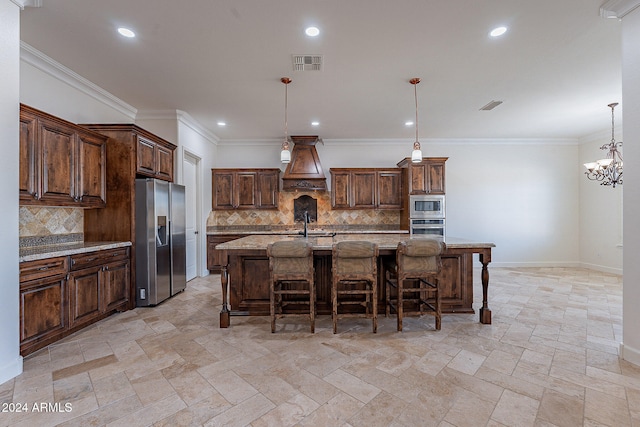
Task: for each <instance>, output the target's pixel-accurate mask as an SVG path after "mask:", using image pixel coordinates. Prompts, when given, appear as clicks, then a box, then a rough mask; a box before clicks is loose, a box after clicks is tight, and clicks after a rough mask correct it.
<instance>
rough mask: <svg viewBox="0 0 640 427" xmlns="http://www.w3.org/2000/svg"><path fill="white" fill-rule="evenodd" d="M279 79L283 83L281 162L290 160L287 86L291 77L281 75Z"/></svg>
mask: <svg viewBox="0 0 640 427" xmlns="http://www.w3.org/2000/svg"><path fill="white" fill-rule="evenodd" d="M280 81H281V82H282V83H284V141H282V148H281V150H282V151H280V161H281V162H282V163H289V162H290V161H291V152H290V151H289V135H288V134H287V133H288V129H287V95H288V94H287V87H288V86H289V83H291V79H290V78H289V77H282V78H281V79H280Z"/></svg>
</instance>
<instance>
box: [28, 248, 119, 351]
mask: <svg viewBox="0 0 640 427" xmlns="http://www.w3.org/2000/svg"><path fill="white" fill-rule="evenodd" d="M129 260H130V249H129V248H128V247H124V248H117V249H110V250H104V251H94V252H89V253H85V254H78V255H70V256H68V257H67V256H65V257H56V258H48V259H43V260H38V261H27V262H23V263H21V264H20V353H21V354H22V355H23V356H25V355H27V354H29V353H32V352H33V351H36V350H38V349H40V348H42V347H45V346H47V345H49V344H51V343H52V342H55V341H57V340H59V339H61V338H63V337H64V336H66V335H68V334H70V333H73V332H75V331H77V330H78V329H80V328H82V327H85V326H87V325H89V324H91V323H94V322H96V321H98V320H100V319H102V318H104V317H106V316H108V315H109V314H111V313H113V312H114V311H116V310H126V309H127V306H128V300H129V295H130V288H131V282H130V277H129V270H130V261H129Z"/></svg>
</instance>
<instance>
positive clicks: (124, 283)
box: [102, 261, 130, 312]
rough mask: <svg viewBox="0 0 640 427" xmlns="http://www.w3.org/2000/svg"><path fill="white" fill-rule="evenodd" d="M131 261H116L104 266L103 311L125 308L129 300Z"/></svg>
mask: <svg viewBox="0 0 640 427" xmlns="http://www.w3.org/2000/svg"><path fill="white" fill-rule="evenodd" d="M129 268H130V266H129V261H121V262H114V263H111V264H107V265H105V266H104V269H103V272H102V284H103V293H102V296H103V298H102V311H103V312H108V311H111V310H116V309H125V308H126V305H127V302H128V301H129V290H130V280H129V277H130V276H129V275H130V271H129Z"/></svg>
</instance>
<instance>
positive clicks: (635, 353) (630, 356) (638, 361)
mask: <svg viewBox="0 0 640 427" xmlns="http://www.w3.org/2000/svg"><path fill="white" fill-rule="evenodd" d="M620 357H621V358H622V359H623V360H626V361H627V362H629V363H633V364H634V365H638V366H640V350H638V349H637V348H632V347H629V346H628V345H627V346H626V345H624V343H622V342H621V343H620Z"/></svg>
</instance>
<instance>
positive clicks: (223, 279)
mask: <svg viewBox="0 0 640 427" xmlns="http://www.w3.org/2000/svg"><path fill="white" fill-rule="evenodd" d="M220 283H222V310H220V327H221V328H228V327H229V324H230V323H231V312H230V311H229V306H228V305H227V285H228V283H229V272H228V271H227V264H225V265H223V266H222V271H221V272H220Z"/></svg>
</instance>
